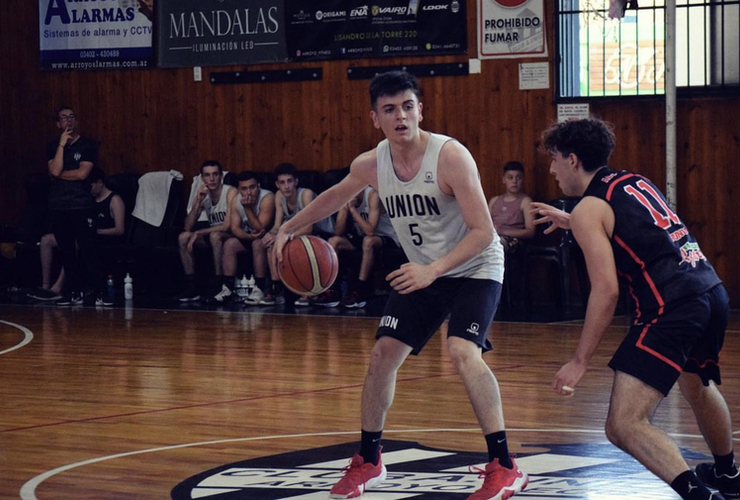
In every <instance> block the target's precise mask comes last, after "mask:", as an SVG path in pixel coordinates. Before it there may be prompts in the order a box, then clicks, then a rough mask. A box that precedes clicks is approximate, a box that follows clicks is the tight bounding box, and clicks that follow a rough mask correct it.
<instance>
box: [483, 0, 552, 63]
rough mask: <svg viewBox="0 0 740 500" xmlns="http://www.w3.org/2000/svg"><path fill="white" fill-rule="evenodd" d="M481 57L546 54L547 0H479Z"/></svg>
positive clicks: (538, 55) (537, 55)
mask: <svg viewBox="0 0 740 500" xmlns="http://www.w3.org/2000/svg"><path fill="white" fill-rule="evenodd" d="M477 3H478V57H480V58H481V59H494V58H513V57H547V40H546V38H545V5H544V3H545V2H544V0H477Z"/></svg>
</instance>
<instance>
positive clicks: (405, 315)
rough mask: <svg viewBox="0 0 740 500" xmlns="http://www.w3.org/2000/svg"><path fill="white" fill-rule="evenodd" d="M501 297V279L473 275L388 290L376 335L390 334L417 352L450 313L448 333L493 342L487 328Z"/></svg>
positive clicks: (476, 341) (487, 348)
mask: <svg viewBox="0 0 740 500" xmlns="http://www.w3.org/2000/svg"><path fill="white" fill-rule="evenodd" d="M500 298H501V283H499V282H497V281H493V280H488V279H476V278H439V279H437V280H436V281H435V282H434V283H432V284H431V285H429V286H428V287H426V288H422V289H421V290H417V291H415V292H411V293H409V294H405V295H401V294H400V293H398V292H396V291H395V290H394V291H392V292H391V295H390V297H389V298H388V303H387V304H386V305H385V310H384V311H383V317H382V318H380V326H379V327H378V331H377V333H376V335H375V338H380V337H386V336H387V337H393V338H394V339H396V340H400V341H401V342H403V343H404V344H406V345H408V346H410V347H411V348H412V349H413V350H412V351H411V354H414V355H417V354H419V352H421V349H422V348H423V347H424V346H425V345H426V343H427V342H429V339H431V338H432V336H433V335H434V333H435V332H436V331H437V330H438V329H439V327H440V326H441V325H442V322H443V321H444V320H445V318H447V315H450V322H449V324H448V326H447V336H448V337H450V336H452V337H461V338H464V339H467V340H469V341H471V342H473V343H474V344H477V345H479V346H480V347H481V349H482V350H483V352H485V351H490V350H491V349H492V348H493V346H492V345H491V342H490V341H489V340H488V329H489V327H490V326H491V322H493V316H494V315H495V314H496V308H497V307H498V302H499V299H500Z"/></svg>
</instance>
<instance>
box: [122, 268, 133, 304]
mask: <svg viewBox="0 0 740 500" xmlns="http://www.w3.org/2000/svg"><path fill="white" fill-rule="evenodd" d="M123 298H124V299H126V300H131V299H133V298H134V280H133V278H131V275H129V273H126V277H125V278H123Z"/></svg>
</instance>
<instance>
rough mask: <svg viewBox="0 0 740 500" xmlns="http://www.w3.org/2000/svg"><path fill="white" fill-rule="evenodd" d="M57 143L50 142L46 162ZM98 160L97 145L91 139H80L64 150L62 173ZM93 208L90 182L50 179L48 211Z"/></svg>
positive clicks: (53, 152) (52, 153)
mask: <svg viewBox="0 0 740 500" xmlns="http://www.w3.org/2000/svg"><path fill="white" fill-rule="evenodd" d="M57 147H59V141H52V142H50V143H49V146H48V147H47V149H46V152H47V158H48V160H53V159H54V155H55V154H56V150H57ZM97 159H98V145H97V144H96V143H95V141H93V140H92V139H88V138H86V137H80V138H79V139H77V140H76V141H75V142H74V143H73V144H70V145H68V146H67V147H65V148H64V160H63V166H62V171H63V172H66V171H67V170H77V169H78V168H80V163H81V162H83V161H89V162H91V163H93V164H95V162H97ZM92 206H93V197H92V195H91V194H90V181H88V180H87V179H85V180H82V181H70V180H65V179H57V178H52V180H51V188H50V190H49V209H50V210H83V209H89V208H92Z"/></svg>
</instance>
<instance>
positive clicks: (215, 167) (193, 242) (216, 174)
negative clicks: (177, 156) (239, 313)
mask: <svg viewBox="0 0 740 500" xmlns="http://www.w3.org/2000/svg"><path fill="white" fill-rule="evenodd" d="M200 175H201V177H202V178H203V186H202V187H201V188H200V190H199V191H198V193H197V194H196V196H195V201H194V203H193V206H192V208H191V209H190V212H188V215H187V217H185V224H184V226H185V230H184V231H183V232H182V233H180V235H179V236H178V238H177V244H178V248H179V251H180V261H181V262H182V267H183V270H184V271H185V287H184V289H183V290H182V292H180V294H179V295H178V297H177V299H178V300H179V301H180V302H190V301H195V300H200V294H199V293H198V291H197V289H196V285H195V256H194V253H193V252H194V247H195V246H199V247H207V246H210V247H211V252H212V255H213V268H214V271H215V273H216V287H215V288H216V291H217V292H219V293H220V291H222V290H223V287H224V286H227V285H228V283H227V280H226V278H224V273H223V267H222V261H221V255H222V248H223V242H224V241H225V240H226V239H228V238H229V236H231V234H230V233H229V228H230V224H231V222H230V218H229V215H230V213H229V205H231V202H232V200H233V199H234V197H235V196H236V189H234V187H233V186H229V185H224V184H223V175H224V171H223V167H222V166H221V164H220V163H219V162H217V161H215V160H206V161H204V162H203V164H202V165H201V166H200ZM202 212H205V213H206V215H207V216H208V227H206V228H203V229H196V227H195V226H196V223H197V222H198V218H199V217H200V214H201V213H202Z"/></svg>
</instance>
